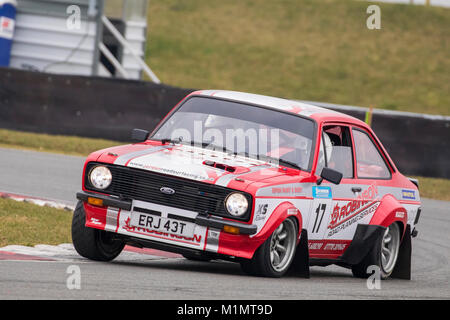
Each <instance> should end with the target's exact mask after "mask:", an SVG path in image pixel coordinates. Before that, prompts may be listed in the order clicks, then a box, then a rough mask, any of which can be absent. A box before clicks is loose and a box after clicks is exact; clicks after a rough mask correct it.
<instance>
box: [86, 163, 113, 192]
mask: <svg viewBox="0 0 450 320" xmlns="http://www.w3.org/2000/svg"><path fill="white" fill-rule="evenodd" d="M89 181H90V182H91V184H92V185H93V186H94V187H95V188H97V189H106V188H108V187H109V185H110V184H111V181H112V175H111V171H109V169H108V168H107V167H105V166H97V167H95V168H94V169H92V170H91V172H90V173H89Z"/></svg>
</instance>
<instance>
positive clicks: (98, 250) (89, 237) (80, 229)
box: [72, 201, 125, 261]
mask: <svg viewBox="0 0 450 320" xmlns="http://www.w3.org/2000/svg"><path fill="white" fill-rule="evenodd" d="M85 223H86V214H85V212H84V207H83V202H81V201H79V202H78V204H77V206H76V208H75V211H74V213H73V218H72V242H73V246H74V247H75V250H76V251H77V252H78V254H79V255H81V256H83V257H85V258H88V259H91V260H96V261H111V260H113V259H114V258H115V257H117V256H118V255H119V254H120V253H121V252H122V250H123V247H124V246H125V244H124V243H123V242H122V241H119V240H116V239H114V237H113V236H114V234H113V233H111V232H106V231H103V230H98V229H93V228H88V227H86V226H85Z"/></svg>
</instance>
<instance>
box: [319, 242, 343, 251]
mask: <svg viewBox="0 0 450 320" xmlns="http://www.w3.org/2000/svg"><path fill="white" fill-rule="evenodd" d="M346 246H347V244H346V243H327V244H326V245H325V247H323V250H327V251H342V250H344V249H345V247H346Z"/></svg>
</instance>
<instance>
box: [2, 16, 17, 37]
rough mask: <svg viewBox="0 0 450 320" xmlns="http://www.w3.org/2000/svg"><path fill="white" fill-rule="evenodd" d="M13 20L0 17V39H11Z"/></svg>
mask: <svg viewBox="0 0 450 320" xmlns="http://www.w3.org/2000/svg"><path fill="white" fill-rule="evenodd" d="M14 24H15V22H14V20H13V19H11V18H8V17H0V37H1V38H5V39H12V38H13V34H14Z"/></svg>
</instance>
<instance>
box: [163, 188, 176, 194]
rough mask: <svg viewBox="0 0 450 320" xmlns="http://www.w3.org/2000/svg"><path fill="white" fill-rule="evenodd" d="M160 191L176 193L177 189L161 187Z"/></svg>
mask: <svg viewBox="0 0 450 320" xmlns="http://www.w3.org/2000/svg"><path fill="white" fill-rule="evenodd" d="M159 191H161V192H162V193H164V194H174V193H175V190H173V189H172V188H169V187H162V188H161V189H159Z"/></svg>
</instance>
